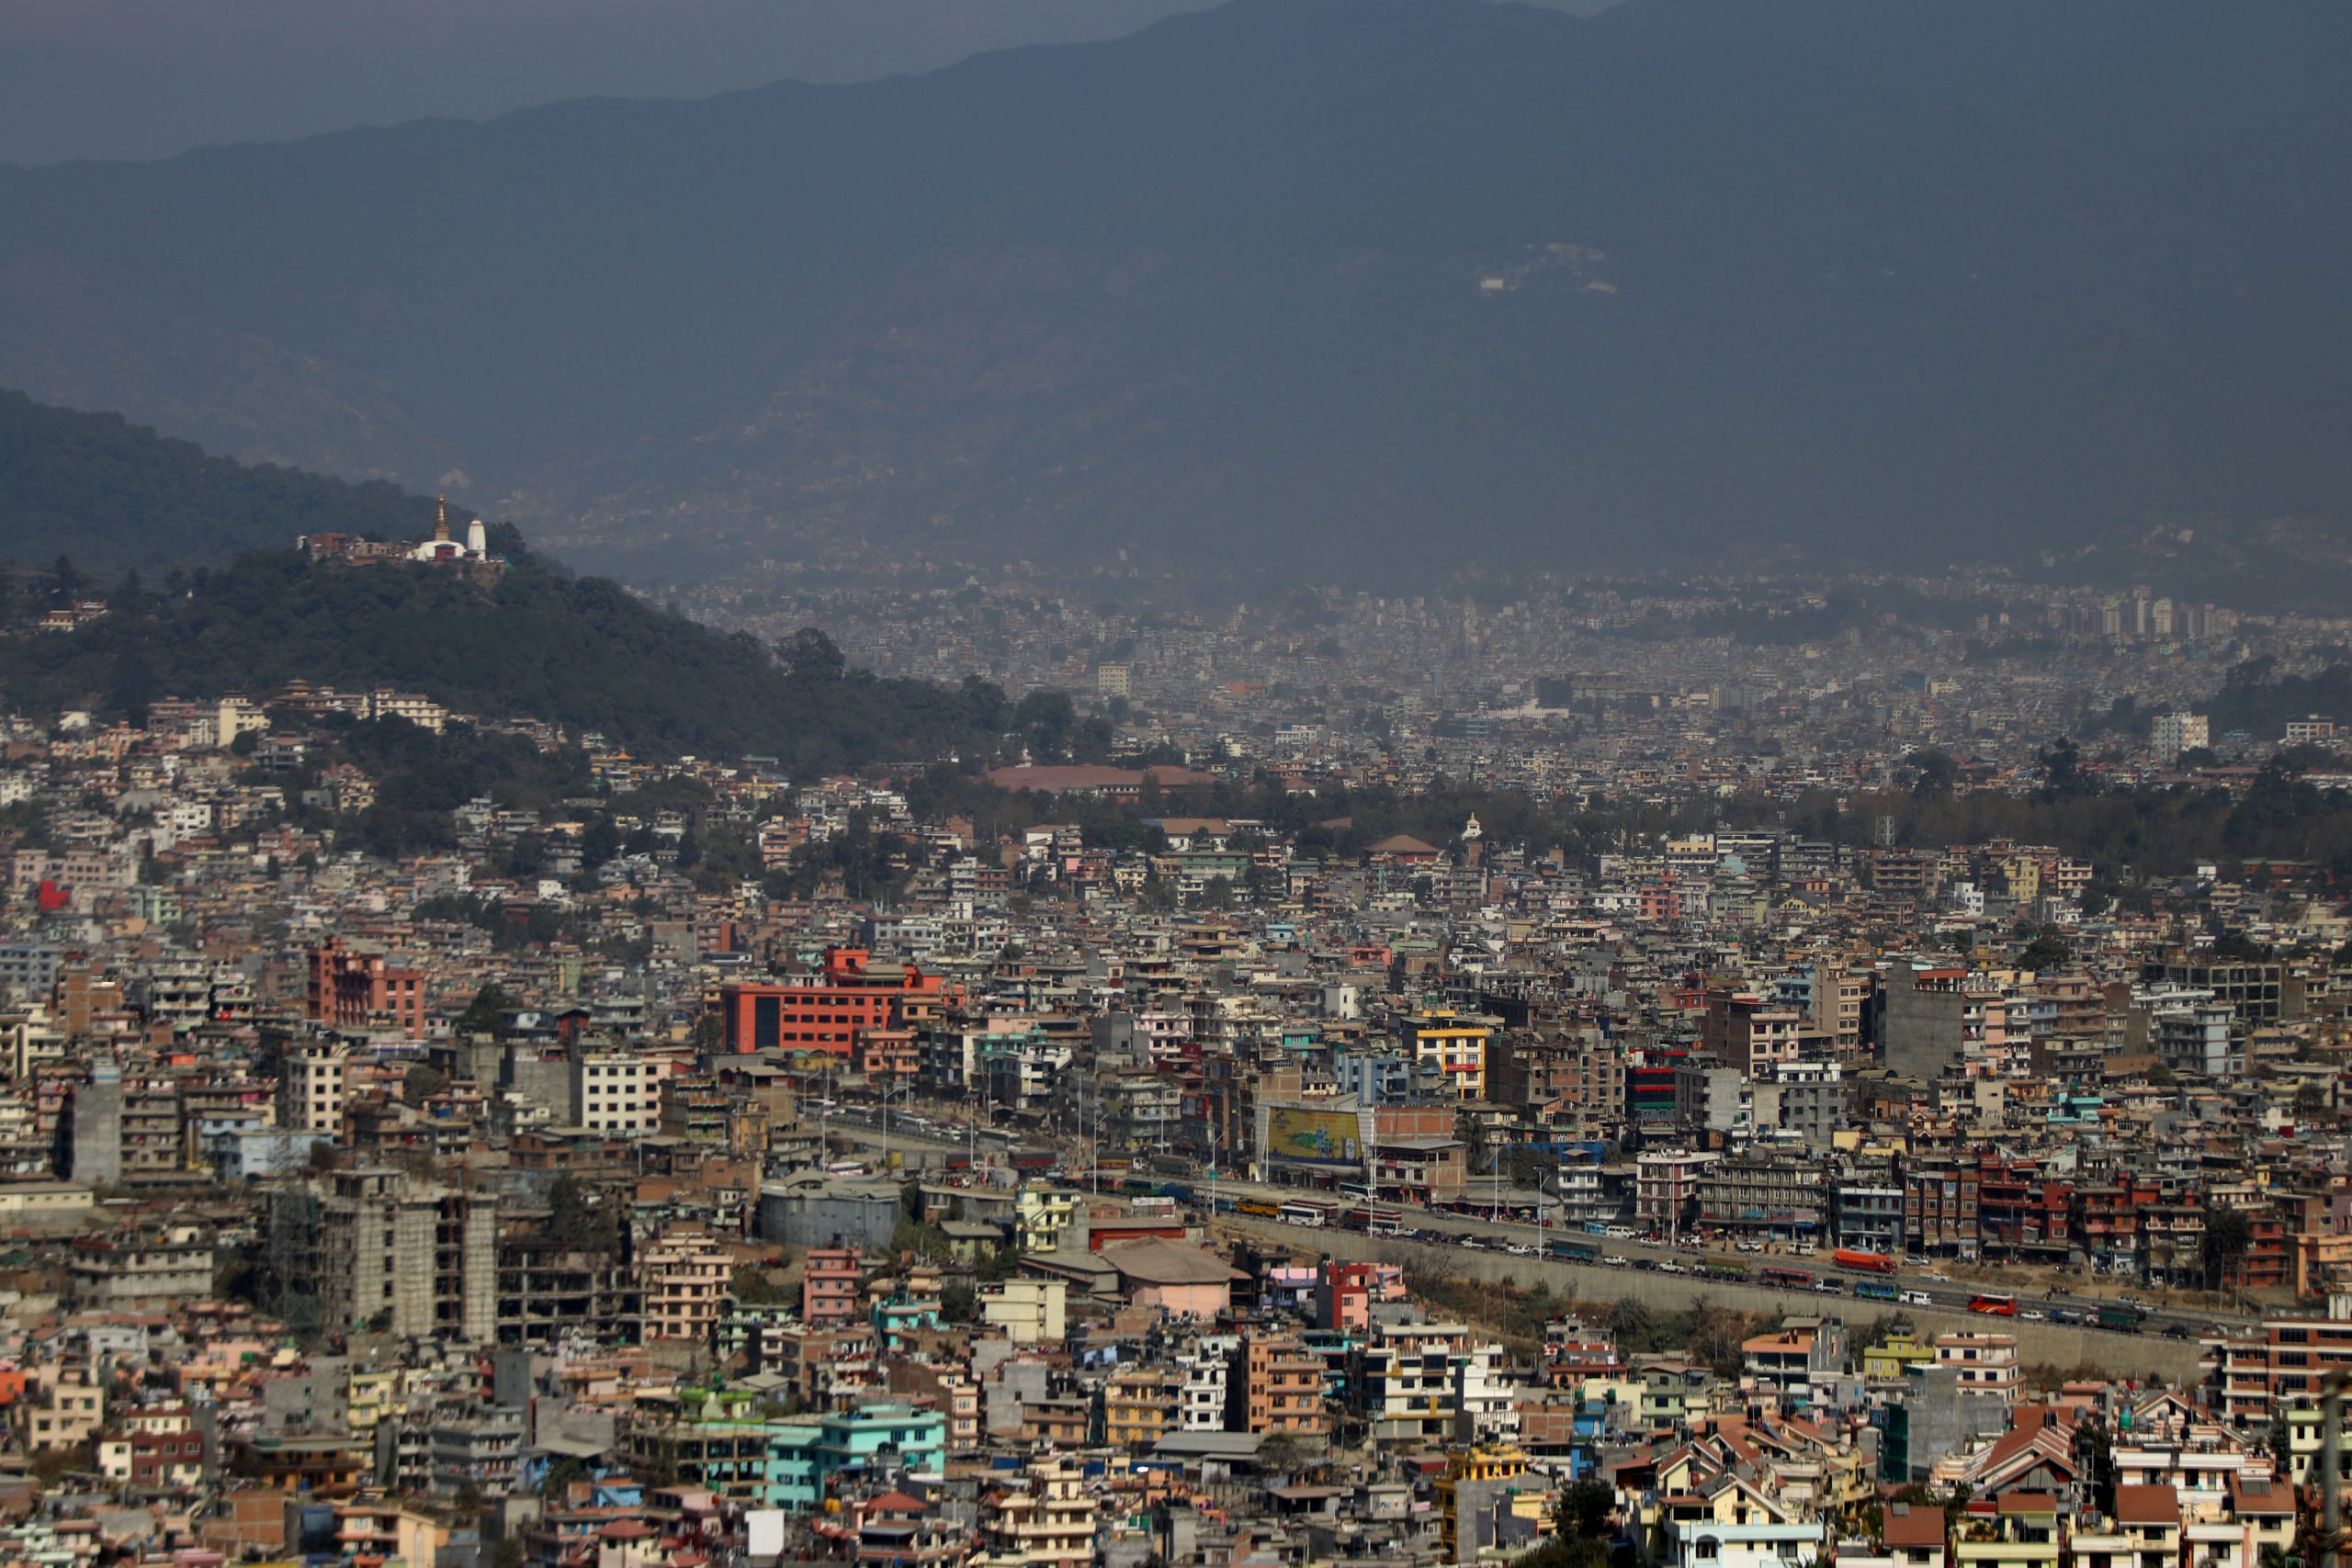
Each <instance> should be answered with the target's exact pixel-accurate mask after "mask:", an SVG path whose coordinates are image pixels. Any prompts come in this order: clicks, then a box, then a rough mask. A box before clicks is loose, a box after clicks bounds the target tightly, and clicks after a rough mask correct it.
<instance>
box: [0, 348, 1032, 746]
mask: <svg viewBox="0 0 2352 1568" xmlns="http://www.w3.org/2000/svg"><path fill="white" fill-rule="evenodd" d="M433 516H434V502H433V501H432V500H431V499H430V498H428V497H424V496H419V495H412V494H409V493H407V492H405V491H401V490H399V489H397V488H395V487H393V486H391V485H389V484H366V485H348V484H344V483H342V482H340V481H338V480H335V479H325V478H322V477H321V476H319V475H316V474H310V473H304V472H302V471H300V470H299V469H293V468H271V467H248V466H247V465H244V464H242V463H237V462H233V461H231V460H230V459H227V458H224V457H213V456H211V455H209V454H208V453H206V452H204V451H202V450H201V449H199V448H198V447H196V446H190V445H189V444H188V443H187V442H185V441H172V440H166V439H164V437H162V436H159V435H157V434H155V433H154V432H153V431H152V430H146V429H142V428H141V427H140V426H138V425H134V424H131V423H128V422H126V421H124V420H122V419H120V418H118V417H116V416H115V415H112V414H93V413H84V412H76V411H74V410H71V409H60V408H51V407H48V406H46V405H43V404H40V403H37V402H34V401H32V400H30V399H28V398H24V397H20V396H17V394H14V393H0V554H5V555H7V556H12V557H13V558H15V559H16V560H17V562H18V563H19V564H21V565H25V566H29V567H33V568H36V569H39V570H33V571H30V572H27V573H23V574H20V575H19V577H18V578H17V580H16V581H14V582H13V584H11V585H10V586H9V587H8V588H7V589H6V595H7V596H6V597H5V598H0V626H6V633H5V635H0V701H5V702H6V705H8V706H9V707H10V708H13V709H15V710H16V711H18V712H23V713H28V714H34V715H42V714H50V713H55V712H58V711H60V710H62V709H66V708H74V707H87V708H92V709H96V710H97V711H100V712H104V713H117V714H124V713H128V714H136V713H137V712H139V711H140V710H141V708H143V707H144V706H145V705H147V704H149V703H152V702H153V701H154V700H155V699H156V698H158V697H167V696H172V697H189V698H204V697H213V696H219V695H221V694H226V693H231V692H238V693H243V694H246V695H249V696H253V697H256V698H266V697H267V696H268V695H269V694H271V693H273V692H276V691H277V690H279V689H280V688H282V687H283V686H284V685H285V684H286V683H287V682H288V681H292V680H296V679H300V680H304V681H308V682H311V684H312V685H314V686H337V687H342V688H345V689H349V688H354V687H357V688H369V687H375V686H392V687H396V688H399V689H401V690H402V691H413V692H422V693H424V694H426V695H427V696H430V697H433V698H435V700H436V701H439V702H441V703H442V704H444V705H447V706H448V707H450V708H452V709H455V710H457V711H458V712H461V713H469V714H474V715H478V716H482V717H485V718H503V717H532V718H541V719H546V720H548V721H550V722H552V723H556V724H560V725H562V726H564V727H565V728H569V729H571V730H573V731H574V732H579V731H583V730H591V729H593V730H598V731H601V732H603V733H604V734H605V735H606V736H608V737H610V738H611V739H614V740H616V741H618V742H620V743H621V744H624V745H627V746H628V747H630V748H632V749H640V750H646V751H649V752H652V753H656V754H673V753H678V752H689V751H691V752H696V753H700V754H702V755H707V756H729V757H732V756H741V755H745V754H747V753H750V754H758V755H772V756H775V757H776V758H778V759H779V760H781V761H783V762H785V764H786V765H787V766H788V767H791V768H793V769H795V770H796V771H798V772H800V773H809V772H812V771H817V770H823V769H831V768H841V767H854V766H858V765H860V764H863V763H866V762H871V761H922V760H926V759H929V758H931V757H934V756H936V755H938V754H940V753H941V752H943V751H944V750H950V749H963V750H967V751H977V752H978V753H980V754H986V753H987V752H988V751H989V750H991V749H992V748H993V747H994V745H995V744H996V742H997V740H998V739H1000V738H1001V735H1002V733H1003V731H1004V730H1005V729H1006V728H1008V727H1010V726H1012V725H1014V724H1017V723H1020V722H1023V720H1024V719H1026V718H1029V717H1033V716H1034V715H1032V714H1030V713H1027V712H1026V711H1024V710H1021V709H1016V708H1015V707H1013V706H1012V705H1010V704H1008V703H1007V702H1006V701H1005V699H1004V695H1003V694H1002V693H1001V692H1000V691H999V690H997V688H995V687H994V686H991V685H989V684H987V683H986V682H970V683H968V684H967V686H966V687H964V688H963V689H960V690H949V689H947V688H944V687H940V686H935V685H931V684H929V683H926V682H920V681H883V680H876V679H875V678H874V677H872V676H870V675H866V674H863V673H858V672H851V671H844V670H843V669H842V664H841V660H840V656H839V655H838V654H837V653H835V652H833V651H832V649H831V646H830V645H829V644H827V643H825V642H824V640H823V639H822V638H821V637H814V636H813V634H811V635H810V638H809V642H808V644H807V645H806V646H804V647H800V648H798V649H795V650H794V651H793V653H792V656H791V658H790V659H789V661H788V666H787V661H786V660H779V658H778V657H777V655H776V653H775V650H773V649H769V648H768V647H767V646H766V645H764V644H763V643H761V642H759V641H757V640H756V639H754V638H752V637H746V636H740V635H738V636H732V637H730V636H728V635H726V634H724V633H721V632H718V631H714V630H712V629H711V628H710V627H708V626H703V625H701V624H699V623H697V622H695V621H690V620H686V619H684V618H683V617H681V616H677V615H668V614H664V613H663V612H662V611H661V610H659V609H656V608H655V607H654V606H652V605H650V604H647V603H645V602H644V601H643V600H641V599H639V598H638V597H636V596H635V595H633V594H631V593H629V592H628V591H627V590H625V589H623V588H622V587H621V586H620V585H619V584H618V583H616V582H613V581H608V580H606V579H604V578H595V577H584V578H575V577H572V576H571V575H570V574H568V573H567V572H565V571H564V570H561V569H560V568H559V567H557V566H555V565H554V564H552V563H550V562H548V561H545V560H542V559H540V558H537V557H536V556H534V555H533V554H531V552H530V551H529V550H528V549H526V547H524V543H523V539H522V536H521V535H520V534H518V533H516V532H515V530H514V529H513V528H511V527H508V526H505V525H494V526H493V527H492V530H491V542H492V550H493V552H494V553H496V554H498V555H500V556H502V557H503V558H504V559H505V560H506V562H507V570H505V571H504V572H503V573H501V574H499V575H497V576H496V577H494V578H488V579H485V578H483V577H481V576H479V575H469V574H467V573H464V572H459V571H453V570H447V569H442V568H435V567H426V566H416V565H409V564H398V565H389V566H347V565H341V564H324V565H321V564H313V563H312V562H311V561H309V560H306V559H305V558H302V557H300V556H299V555H297V554H296V553H295V552H294V551H293V550H292V549H291V548H290V546H291V545H292V544H293V542H294V539H295V537H296V536H298V535H301V534H315V533H325V532H341V533H348V534H359V535H372V536H380V537H384V538H390V539H412V538H421V537H423V536H425V535H426V534H428V533H430V532H431V530H432V527H433ZM450 521H451V523H452V525H460V524H462V523H464V522H466V521H469V514H467V513H460V512H457V511H454V510H453V511H452V513H451V514H450ZM61 558H70V560H71V562H72V565H73V567H74V571H72V572H71V573H69V574H67V576H66V577H65V578H64V579H63V580H62V581H60V580H59V579H58V578H57V577H55V576H53V575H52V572H53V570H54V568H55V567H56V565H57V563H58V562H59V561H60V559H61ZM127 570H138V571H139V572H140V573H141V579H140V580H139V581H130V580H127V579H124V578H123V577H122V575H121V574H122V573H124V572H125V571H127ZM93 583H94V584H95V585H96V592H98V593H99V594H100V595H101V596H102V597H103V598H104V599H105V600H106V601H107V614H106V615H103V616H101V617H99V618H98V619H96V620H94V621H90V622H87V623H86V624H85V625H83V626H80V627H78V628H77V629H75V630H74V631H72V632H70V633H54V634H53V633H42V632H37V631H30V630H28V629H27V628H28V626H29V624H30V623H32V622H34V621H36V620H38V619H39V618H40V615H42V614H43V613H44V612H45V611H46V610H48V609H50V608H52V607H54V606H55V605H56V604H60V603H63V602H65V601H68V600H70V599H72V598H74V597H75V596H76V595H77V594H78V593H82V592H89V591H90V590H89V585H91V584H93ZM167 583H168V587H169V591H168V592H158V590H159V589H161V588H164V587H165V585H166V584H167ZM1032 706H1033V707H1034V706H1035V704H1034V702H1033V704H1032ZM1063 706H1064V707H1066V706H1067V703H1066V701H1065V702H1064V704H1063Z"/></svg>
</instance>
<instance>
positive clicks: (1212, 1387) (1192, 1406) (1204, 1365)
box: [1176, 1334, 1240, 1432]
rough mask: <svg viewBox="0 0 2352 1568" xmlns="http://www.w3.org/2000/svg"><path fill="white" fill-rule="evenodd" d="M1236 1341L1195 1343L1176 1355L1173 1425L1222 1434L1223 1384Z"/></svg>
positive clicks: (1214, 1338)
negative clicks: (1176, 1378)
mask: <svg viewBox="0 0 2352 1568" xmlns="http://www.w3.org/2000/svg"><path fill="white" fill-rule="evenodd" d="M1239 1345H1240V1340H1239V1338H1238V1337H1236V1336H1234V1335H1230V1334H1217V1335H1210V1336H1206V1337H1203V1338H1200V1339H1196V1340H1194V1341H1193V1344H1192V1345H1191V1346H1190V1347H1189V1348H1185V1349H1183V1350H1180V1351H1178V1352H1177V1354H1176V1373H1177V1376H1178V1377H1179V1378H1180V1379H1181V1380H1182V1381H1181V1382H1180V1383H1179V1384H1178V1387H1177V1390H1176V1417H1177V1420H1176V1424H1177V1426H1178V1427H1179V1428H1180V1429H1181V1430H1183V1431H1187V1432H1222V1431H1224V1430H1225V1409H1226V1400H1227V1386H1226V1380H1227V1371H1228V1370H1229V1368H1230V1366H1231V1363H1232V1359H1233V1352H1234V1350H1235V1349H1236V1348H1238V1346H1239Z"/></svg>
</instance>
